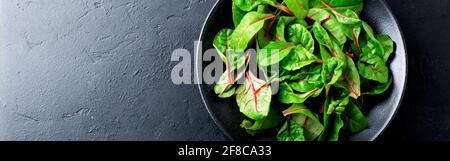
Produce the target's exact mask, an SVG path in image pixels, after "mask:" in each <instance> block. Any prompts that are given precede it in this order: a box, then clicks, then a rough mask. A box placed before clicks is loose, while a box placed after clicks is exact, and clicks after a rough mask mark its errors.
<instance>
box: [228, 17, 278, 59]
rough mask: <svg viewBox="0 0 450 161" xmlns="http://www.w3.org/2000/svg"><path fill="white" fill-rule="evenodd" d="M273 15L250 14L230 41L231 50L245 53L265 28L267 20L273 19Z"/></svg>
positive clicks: (237, 28) (242, 21)
mask: <svg viewBox="0 0 450 161" xmlns="http://www.w3.org/2000/svg"><path fill="white" fill-rule="evenodd" d="M273 17H274V15H272V14H263V13H258V12H249V13H247V14H246V15H245V16H244V18H243V19H242V20H241V23H240V24H239V25H238V26H237V27H236V29H235V30H234V33H233V35H232V37H231V40H230V48H231V49H233V50H236V51H244V50H245V49H247V46H248V44H249V42H250V41H251V39H252V38H253V37H254V36H255V35H256V33H258V31H259V30H261V29H262V28H263V26H264V22H265V20H268V19H271V18H273Z"/></svg>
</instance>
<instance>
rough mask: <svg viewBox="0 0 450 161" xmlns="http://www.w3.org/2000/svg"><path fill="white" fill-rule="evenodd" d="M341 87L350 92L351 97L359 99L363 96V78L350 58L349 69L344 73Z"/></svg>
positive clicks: (348, 60)
mask: <svg viewBox="0 0 450 161" xmlns="http://www.w3.org/2000/svg"><path fill="white" fill-rule="evenodd" d="M340 84H342V85H340V86H341V87H344V88H345V89H346V90H348V91H349V92H350V97H353V98H354V99H358V97H359V96H361V78H360V76H359V72H358V68H356V65H355V63H354V62H353V60H352V59H351V58H350V57H347V68H346V69H345V71H344V75H343V80H342V83H340Z"/></svg>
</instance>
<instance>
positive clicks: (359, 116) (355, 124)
mask: <svg viewBox="0 0 450 161" xmlns="http://www.w3.org/2000/svg"><path fill="white" fill-rule="evenodd" d="M344 115H345V116H346V117H347V118H348V127H349V129H350V132H353V133H356V132H361V131H362V130H364V129H366V128H367V127H368V126H369V121H368V120H367V118H366V116H364V114H363V113H362V112H361V110H360V108H359V107H358V106H357V105H356V104H355V103H353V102H351V103H350V104H349V105H348V109H347V110H346V111H345V112H344Z"/></svg>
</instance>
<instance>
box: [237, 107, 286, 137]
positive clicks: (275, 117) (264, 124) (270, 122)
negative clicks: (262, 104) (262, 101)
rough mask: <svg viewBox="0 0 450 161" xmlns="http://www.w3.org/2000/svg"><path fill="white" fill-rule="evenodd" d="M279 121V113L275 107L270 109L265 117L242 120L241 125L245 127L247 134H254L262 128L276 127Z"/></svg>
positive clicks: (280, 119)
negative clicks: (254, 119)
mask: <svg viewBox="0 0 450 161" xmlns="http://www.w3.org/2000/svg"><path fill="white" fill-rule="evenodd" d="M281 121H282V118H281V114H280V113H279V112H278V111H277V110H276V109H270V111H269V115H268V116H267V117H266V118H264V119H262V120H258V121H250V120H244V121H243V122H242V123H241V127H242V128H244V129H246V131H247V132H248V133H249V134H251V135H255V134H257V133H259V132H260V131H262V130H267V129H272V128H274V127H277V126H278V125H279V124H280V123H281Z"/></svg>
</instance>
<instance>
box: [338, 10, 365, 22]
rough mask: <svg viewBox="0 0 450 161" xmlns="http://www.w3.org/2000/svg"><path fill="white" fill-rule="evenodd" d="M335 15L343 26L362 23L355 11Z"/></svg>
mask: <svg viewBox="0 0 450 161" xmlns="http://www.w3.org/2000/svg"><path fill="white" fill-rule="evenodd" d="M333 13H334V15H335V16H336V20H337V21H338V22H339V23H342V24H346V25H354V24H356V23H359V22H361V20H360V19H359V16H358V14H357V13H356V12H355V11H352V10H349V9H347V10H345V11H344V12H343V13H339V12H333Z"/></svg>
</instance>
